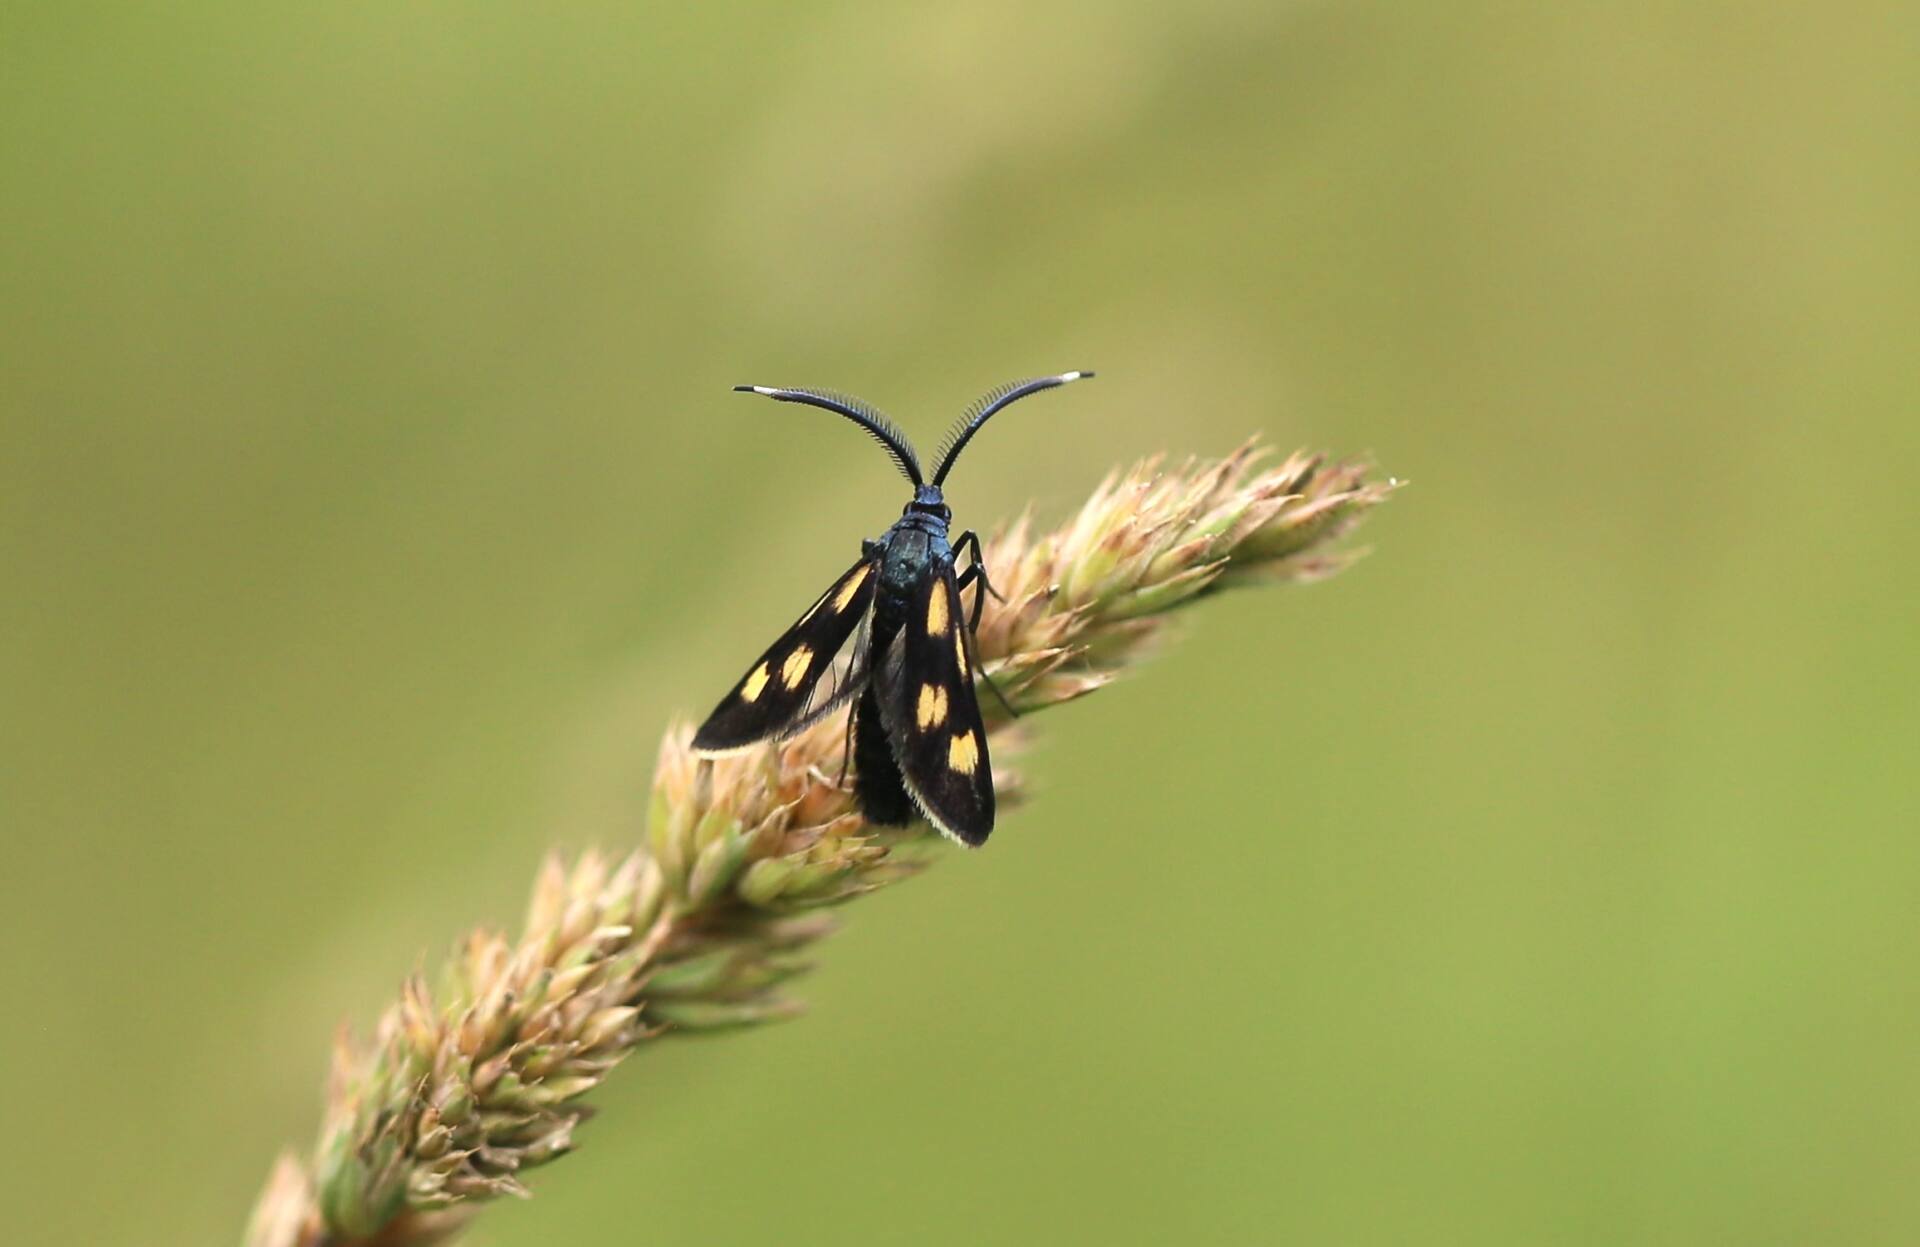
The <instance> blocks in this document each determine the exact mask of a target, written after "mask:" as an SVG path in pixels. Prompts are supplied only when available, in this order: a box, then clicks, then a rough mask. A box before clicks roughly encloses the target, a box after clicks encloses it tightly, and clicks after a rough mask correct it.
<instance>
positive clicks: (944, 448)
mask: <svg viewBox="0 0 1920 1247" xmlns="http://www.w3.org/2000/svg"><path fill="white" fill-rule="evenodd" d="M1092 375H1093V374H1092V373H1091V372H1088V371H1086V370H1085V369H1082V370H1079V371H1076V372H1063V373H1059V374H1057V375H1055V376H1051V377H1034V378H1032V379H1031V380H1027V381H1009V382H1007V383H1006V384H1005V385H1003V386H1000V387H999V388H998V389H994V390H989V391H988V392H987V393H986V394H984V395H982V396H981V398H980V401H978V402H976V403H975V404H974V405H973V406H971V407H969V408H967V410H966V413H965V414H964V415H962V416H961V417H960V419H959V420H958V421H957V422H955V424H954V426H953V428H952V429H951V430H950V431H949V432H948V433H947V439H946V441H944V442H942V443H941V444H940V453H939V455H938V456H937V458H938V459H939V461H940V466H939V467H937V468H935V469H934V472H933V483H934V484H935V485H936V486H937V485H944V484H946V481H947V473H949V472H951V471H953V461H954V460H955V459H958V458H959V457H960V452H961V451H962V450H965V449H966V446H967V443H968V442H970V441H972V440H973V435H974V434H975V433H978V432H979V431H980V426H981V425H983V424H985V423H986V422H987V421H988V420H990V419H992V418H993V414H994V413H995V412H997V411H999V410H1000V409H1001V408H1002V407H1005V406H1008V405H1009V404H1011V403H1015V402H1018V401H1019V400H1020V399H1023V398H1025V397H1026V396H1027V395H1029V394H1038V393H1039V392H1040V391H1042V390H1051V389H1053V388H1054V387H1055V386H1061V385H1065V384H1066V383H1067V382H1069V381H1078V380H1080V379H1081V378H1082V377H1091V376H1092Z"/></svg>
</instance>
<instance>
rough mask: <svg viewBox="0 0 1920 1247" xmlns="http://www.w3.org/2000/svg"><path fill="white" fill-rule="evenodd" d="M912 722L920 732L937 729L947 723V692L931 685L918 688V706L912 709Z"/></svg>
mask: <svg viewBox="0 0 1920 1247" xmlns="http://www.w3.org/2000/svg"><path fill="white" fill-rule="evenodd" d="M914 709H915V711H916V713H915V715H914V721H915V722H917V723H918V724H919V725H920V727H921V730H923V731H924V730H925V729H927V728H930V727H939V726H940V725H941V724H942V723H945V722H946V721H947V690H946V689H943V688H938V687H935V686H934V685H932V684H922V685H921V686H920V704H919V705H918V706H916V707H914Z"/></svg>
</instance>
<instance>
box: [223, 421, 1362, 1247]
mask: <svg viewBox="0 0 1920 1247" xmlns="http://www.w3.org/2000/svg"><path fill="white" fill-rule="evenodd" d="M1270 458H1271V456H1270V454H1269V452H1268V451H1267V450H1265V449H1264V448H1262V447H1260V446H1259V445H1257V444H1255V443H1248V444H1247V445H1245V446H1242V447H1241V448H1240V449H1239V450H1237V451H1235V452H1234V453H1233V454H1231V455H1229V456H1227V457H1226V458H1224V459H1221V460H1217V461H1211V462H1203V461H1198V460H1189V461H1187V462H1185V463H1182V464H1180V465H1178V466H1177V467H1173V468H1167V467H1166V466H1165V465H1164V464H1163V463H1162V462H1161V461H1159V460H1149V461H1146V462H1143V463H1140V464H1136V465H1135V466H1133V467H1132V468H1129V469H1126V470H1123V471H1117V472H1115V473H1113V474H1112V475H1110V476H1109V477H1108V478H1107V479H1106V480H1105V481H1103V482H1102V483H1101V484H1100V486H1099V487H1098V488H1097V489H1096V490H1095V491H1094V492H1093V495H1092V496H1091V497H1090V498H1089V499H1088V500H1087V502H1086V504H1085V505H1084V506H1082V507H1081V508H1080V511H1079V513H1078V514H1077V515H1076V516H1074V517H1073V518H1072V519H1071V520H1069V521H1068V522H1067V523H1065V524H1063V525H1061V526H1060V527H1059V528H1056V529H1052V530H1046V531H1042V530H1038V529H1037V528H1036V526H1035V524H1034V523H1033V521H1032V519H1031V517H1030V516H1028V517H1022V518H1021V519H1019V520H1018V521H1017V522H1015V523H1013V524H1012V525H1010V526H1009V527H1007V528H1005V529H1004V530H1003V531H1001V532H1000V533H998V534H996V535H995V536H994V537H993V538H992V539H991V540H990V541H989V542H988V543H987V547H986V555H985V561H986V563H987V566H988V569H989V572H990V575H991V577H992V580H993V582H994V584H995V585H996V586H997V587H998V588H999V590H1000V592H1001V594H1002V595H1003V597H1004V599H1005V600H1004V602H1002V603H996V602H993V601H991V600H990V601H989V602H988V604H987V609H986V613H985V615H984V617H983V618H982V620H981V625H980V628H979V631H978V634H977V638H976V639H977V649H978V653H979V657H980V660H981V664H982V667H983V670H984V671H985V672H986V673H987V674H988V675H990V676H991V677H992V678H993V679H994V680H995V681H996V683H997V684H998V685H999V687H1000V688H1001V690H1002V691H1003V692H1004V694H1005V695H1006V697H1007V699H1008V701H1009V702H1010V703H1011V704H1012V705H1013V707H1014V708H1015V709H1016V710H1018V711H1019V712H1020V713H1021V714H1023V715H1024V714H1028V713H1030V712H1033V711H1036V710H1040V709H1044V708H1046V707H1048V706H1053V705H1058V704H1060V703H1062V702H1066V701H1071V700H1073V699H1075V698H1078V697H1082V696H1085V695H1086V694H1088V693H1091V692H1093V691H1095V690H1097V689H1099V688H1102V687H1104V686H1105V685H1107V684H1109V683H1111V682H1112V681H1113V680H1114V679H1116V678H1117V677H1118V676H1119V675H1120V674H1121V673H1122V672H1124V671H1125V670H1126V669H1127V668H1129V667H1130V666H1133V665H1135V664H1137V663H1138V662H1140V661H1141V659H1142V658H1143V657H1144V656H1145V655H1146V653H1147V652H1148V651H1149V649H1150V648H1151V646H1152V645H1153V644H1154V643H1155V642H1156V641H1157V640H1159V639H1160V638H1161V637H1162V636H1163V635H1164V633H1165V629H1166V627H1167V624H1168V622H1169V617H1170V615H1171V613H1172V612H1174V611H1175V610H1176V609H1177V608H1179V607H1182V606H1185V605H1187V604H1189V603H1192V602H1194V601H1197V600H1199V599H1201V598H1203V597H1205V596H1207V595H1208V594H1211V593H1216V592H1219V591H1221V590H1224V589H1227V588H1231V587H1235V586H1239V585H1246V584H1256V583H1303V582H1308V581H1314V580H1319V579H1322V578H1324V577H1326V576H1328V575H1331V574H1333V573H1334V572H1337V571H1339V570H1340V569H1341V568H1343V567H1345V566H1346V565H1347V564H1348V563H1349V562H1350V561H1351V560H1352V559H1353V558H1354V557H1355V556H1354V554H1353V553H1352V552H1350V551H1347V552H1343V551H1340V550H1336V549H1334V548H1332V543H1333V542H1334V541H1335V539H1337V538H1338V537H1340V536H1341V535H1343V534H1344V533H1345V532H1346V531H1347V530H1348V529H1350V528H1351V527H1352V526H1353V525H1354V524H1355V523H1357V522H1358V521H1359V520H1360V519H1361V518H1362V517H1363V516H1364V515H1365V514H1366V513H1367V512H1368V511H1370V510H1371V509H1372V508H1373V507H1375V506H1377V505H1378V504H1379V503H1380V502H1381V501H1383V500H1384V499H1385V498H1386V497H1387V496H1388V495H1389V494H1390V493H1391V492H1392V491H1393V490H1394V489H1395V488H1396V486H1397V483H1396V482H1393V481H1391V480H1386V481H1383V480H1380V479H1378V478H1376V477H1375V476H1374V475H1373V474H1372V472H1371V471H1370V469H1369V468H1368V467H1367V466H1366V465H1364V464H1362V463H1358V462H1352V461H1334V460H1328V459H1326V458H1324V457H1322V456H1319V455H1310V454H1295V455H1291V456H1288V457H1287V458H1285V459H1283V460H1281V461H1280V462H1279V463H1277V464H1270V463H1269V462H1268V461H1269V460H1270ZM981 709H982V711H983V713H984V714H985V715H986V717H987V722H988V727H989V730H990V731H992V732H994V733H996V736H995V748H996V751H997V753H998V754H999V755H1000V756H1002V757H1006V756H1011V755H1013V754H1015V753H1017V751H1018V746H1019V744H1020V736H1021V735H1022V733H1023V732H1024V730H1025V729H1024V726H1022V728H1021V729H1020V730H1018V731H1016V730H1013V729H1012V725H1011V722H1010V720H1008V718H1007V717H1006V715H1005V713H1004V711H1002V710H1001V709H1000V708H999V705H998V702H997V701H996V700H995V699H994V698H991V697H988V698H985V699H983V700H982V702H981ZM691 736H692V733H691V731H690V729H689V728H688V727H687V726H686V725H684V724H682V725H676V726H675V727H673V728H672V729H670V730H669V731H668V733H667V734H666V738H665V739H664V740H663V741H662V743H661V746H660V753H659V760H658V764H657V766H656V769H655V774H654V781H653V793H652V803H651V809H650V814H649V819H648V830H647V836H646V840H645V843H644V844H642V845H640V846H637V847H635V848H633V849H631V850H630V851H628V852H626V853H624V854H621V855H619V856H615V857H609V856H606V855H603V854H600V853H587V854H584V855H582V856H580V857H579V858H577V859H575V860H573V861H572V862H565V861H562V860H561V859H559V858H553V859H550V860H549V861H548V862H547V863H546V865H545V866H544V867H543V868H542V870H541V872H540V876H539V879H538V881H537V883H536V884H535V887H534V894H533V900H532V903H531V905H530V907H529V910H528V913H527V917H526V921H525V924H524V926H523V928H522V930H521V933H520V934H519V935H518V936H517V937H509V936H508V935H506V934H504V933H500V932H493V931H477V932H474V933H473V934H471V935H469V936H468V937H467V938H466V939H465V940H464V941H462V942H461V943H460V944H459V945H458V946H457V947H456V949H455V951H454V954H453V956H452V957H451V958H450V959H449V961H448V962H447V964H446V966H445V967H444V969H443V970H442V972H441V974H440V976H439V979H438V981H437V982H433V983H429V982H428V981H427V980H426V979H424V978H422V977H419V976H416V977H414V978H411V979H409V980H407V982H406V983H405V984H404V985H403V986H402V989H401V991H400V993H399V997H398V999H397V1000H396V1001H395V1002H394V1003H393V1004H392V1005H391V1006H389V1008H388V1009H387V1011H386V1013H385V1014H384V1015H383V1016H382V1018H381V1019H380V1022H379V1024H378V1026H377V1027H376V1028H375V1031H374V1034H373V1036H372V1038H371V1039H370V1040H369V1041H367V1042H364V1043H356V1042H353V1041H351V1040H349V1039H348V1038H347V1037H346V1036H344V1035H343V1036H342V1037H341V1039H340V1040H339V1042H338V1043H337V1045H336V1049H335V1056H334V1068H333V1075H332V1078H331V1080H330V1083H329V1088H328V1094H327V1112H326V1117H325V1122H324V1124H323V1126H322V1130H321V1135H320V1139H319V1142H318V1144H317V1145H316V1147H315V1149H314V1152H313V1154H312V1156H311V1158H310V1159H305V1160H303V1159H300V1158H296V1157H293V1156H288V1157H285V1158H283V1159H282V1160H281V1162H280V1163H279V1165H277V1166H276V1167H275V1169H274V1171H273V1174H272V1176H271V1178H270V1180H269V1182H268V1185H267V1187H266V1189H265V1190H264V1191H263V1192H262V1195H261V1197H260V1201H259V1203H258V1205H257V1206H256V1208H255V1212H254V1217H253V1220H252V1222H251V1224H250V1226H249V1229H248V1233H247V1239H246V1241H247V1243H248V1244H249V1245H250V1247H350V1245H353V1247H372V1245H374V1244H384V1245H386V1247H401V1245H403V1244H420V1243H429V1242H435V1241H439V1240H441V1239H444V1238H446V1237H448V1236H450V1235H452V1234H454V1233H456V1232H457V1231H458V1230H459V1229H460V1227H461V1226H462V1225H464V1224H465V1222H466V1220H467V1218H469V1217H470V1216H471V1215H472V1214H473V1213H474V1212H476V1211H477V1210H478V1209H479V1208H481V1207H482V1206H484V1205H485V1203H486V1202H487V1201H488V1200H491V1199H493V1198H495V1197H497V1196H500V1195H525V1194H527V1187H526V1184H525V1177H526V1174H527V1173H528V1172H529V1171H530V1170H532V1169H535V1168H537V1167H538V1166H540V1165H542V1164H545V1163H547V1162H548V1161H551V1160H553V1159H555V1158H557V1157H559V1156H562V1155H564V1154H566V1153H567V1152H568V1151H569V1150H571V1149H572V1148H573V1147H574V1146H576V1144H577V1142H578V1138H577V1131H578V1128H579V1126H580V1124H581V1123H582V1122H583V1121H585V1119H586V1118H587V1116H588V1115H589V1113H590V1111H591V1110H590V1109H589V1108H588V1107H587V1106H586V1105H585V1104H584V1103H583V1102H582V1097H583V1096H584V1095H585V1094H586V1093H587V1092H589V1091H591V1090H592V1089H593V1088H594V1087H596V1086H597V1085H599V1083H600V1081H601V1080H602V1079H603V1078H605V1077H606V1076H607V1074H608V1073H609V1072H610V1071H612V1069H613V1068H614V1067H615V1066H616V1065H618V1064H619V1063H620V1062H621V1061H623V1060H625V1059H626V1058H627V1057H629V1056H630V1055H632V1054H633V1053H634V1052H635V1051H637V1050H638V1049H639V1048H641V1047H642V1046H644V1045H645V1044H647V1043H648V1042H650V1041H653V1040H656V1039H658V1038H661V1037H664V1036H668V1035H674V1034H687V1033H695V1032H706V1031H714V1030H719V1029H724V1028H728V1027H739V1026H748V1025H753V1024H755V1023H759V1022H763V1021H768V1020H773V1019H778V1018H784V1017H788V1016H790V1015H792V1014H793V1013H794V1012H795V1011H796V1009H797V1006H796V1005H795V1004H794V1002H792V1001H791V1000H790V999H789V998H787V997H786V996H785V995H784V994H783V986H784V984H785V983H786V982H787V981H788V980H789V979H791V978H793V977H794V976H795V975H796V974H799V973H801V972H802V971H803V970H804V969H805V968H806V962H805V961H804V959H803V955H804V953H805V952H806V951H807V949H808V947H809V946H810V945H812V944H813V943H815V942H816V941H817V940H819V939H820V938H821V937H822V936H824V935H825V934H827V933H828V932H829V931H830V930H831V929H832V926H833V923H832V920H831V919H830V917H829V916H828V915H827V914H825V913H824V912H823V911H824V910H825V909H827V908H828V907H831V906H835V905H838V904H840V903H843V902H845V901H847V900H850V899H852V898H853V897H856V896H859V895H862V894H863V893H866V892H871V891H873V890H875V889H877V888H880V887H884V886H886V885H887V884H890V883H893V882H895V881H897V880H900V879H903V878H905V877H907V876H908V875H910V874H913V873H914V872H916V871H917V870H919V869H922V868H924V866H925V865H926V864H927V863H928V862H929V861H930V860H932V857H933V855H932V854H931V853H930V852H929V849H930V845H931V841H932V836H931V833H930V832H929V831H928V830H927V829H926V828H925V827H924V826H915V827H909V828H880V827H874V826H870V825H868V824H867V823H866V822H865V821H864V820H863V819H862V818H861V816H860V814H859V813H858V810H857V808H856V806H855V804H854V801H853V797H852V794H851V792H850V791H849V790H848V787H847V786H846V785H845V784H844V783H843V782H842V780H841V777H840V772H841V761H842V759H841V750H842V747H843V741H844V730H843V725H842V723H841V721H840V720H839V718H838V716H833V717H830V718H829V719H827V720H825V721H822V722H820V723H818V724H815V725H814V726H813V727H811V728H809V729H807V730H806V731H804V732H802V733H801V734H800V735H798V736H796V737H794V738H793V739H791V740H788V741H786V742H784V743H782V744H780V745H778V746H769V747H765V748H760V749H755V750H751V751H749V752H746V753H743V754H739V755H736V756H732V757H727V758H721V759H717V760H710V761H709V760H702V759H699V758H696V757H695V755H694V753H693V751H692V749H691ZM997 780H998V786H999V793H1000V800H1001V803H1002V807H1003V808H1007V807H1009V806H1011V805H1012V804H1014V803H1015V802H1016V801H1017V799H1018V798H1019V795H1020V781H1019V777H1018V775H1017V774H1016V773H1014V772H1012V771H1009V770H1007V769H1005V768H1004V767H1003V768H1001V769H1000V771H999V774H998V775H997Z"/></svg>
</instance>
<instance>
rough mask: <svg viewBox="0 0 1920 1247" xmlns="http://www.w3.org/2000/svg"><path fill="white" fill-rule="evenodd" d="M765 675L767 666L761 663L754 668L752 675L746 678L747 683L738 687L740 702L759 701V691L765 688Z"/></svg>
mask: <svg viewBox="0 0 1920 1247" xmlns="http://www.w3.org/2000/svg"><path fill="white" fill-rule="evenodd" d="M767 674H768V673H767V664H765V663H761V664H760V665H759V666H757V667H755V668H754V669H753V673H752V674H751V675H749V676H748V677H747V682H746V683H745V684H742V685H741V686H740V700H741V701H758V700H760V690H761V689H763V688H765V687H766V686H767Z"/></svg>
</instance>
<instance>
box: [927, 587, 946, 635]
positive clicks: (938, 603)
mask: <svg viewBox="0 0 1920 1247" xmlns="http://www.w3.org/2000/svg"><path fill="white" fill-rule="evenodd" d="M946 627H947V584H946V582H945V581H944V580H939V581H935V582H934V585H933V596H932V597H929V598H928V599H927V635H928V636H939V635H940V634H941V633H942V632H943V631H945V630H946Z"/></svg>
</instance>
